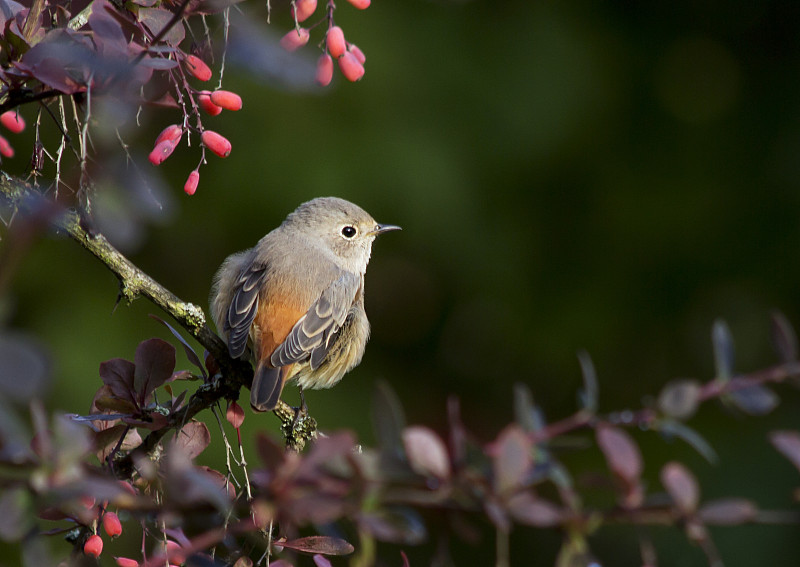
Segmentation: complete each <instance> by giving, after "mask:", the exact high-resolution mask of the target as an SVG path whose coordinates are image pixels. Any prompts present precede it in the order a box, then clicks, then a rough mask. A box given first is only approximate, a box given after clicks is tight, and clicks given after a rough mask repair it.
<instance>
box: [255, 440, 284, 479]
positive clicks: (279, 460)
mask: <svg viewBox="0 0 800 567" xmlns="http://www.w3.org/2000/svg"><path fill="white" fill-rule="evenodd" d="M256 451H258V456H259V457H261V460H262V461H263V463H264V465H265V466H266V468H267V470H268V471H270V472H274V471H275V470H277V469H278V467H279V466H280V465H281V464H283V462H284V461H285V460H286V452H285V451H284V449H283V447H281V446H280V445H278V444H277V443H276V442H275V441H274V440H273V439H272V438H271V437H269V436H268V435H266V434H264V433H259V434H258V437H257V438H256Z"/></svg>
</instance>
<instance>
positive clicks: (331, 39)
mask: <svg viewBox="0 0 800 567" xmlns="http://www.w3.org/2000/svg"><path fill="white" fill-rule="evenodd" d="M325 41H326V43H327V44H328V53H330V54H331V56H332V57H333V58H334V59H338V58H339V57H341V56H342V54H343V53H344V52H345V49H346V46H345V42H344V32H343V31H342V28H340V27H339V26H333V27H332V28H331V29H329V30H328V35H326V36H325Z"/></svg>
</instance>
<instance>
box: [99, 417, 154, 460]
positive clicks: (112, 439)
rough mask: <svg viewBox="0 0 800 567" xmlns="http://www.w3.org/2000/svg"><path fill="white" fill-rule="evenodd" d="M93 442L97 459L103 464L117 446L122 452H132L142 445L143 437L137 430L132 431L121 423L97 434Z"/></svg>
mask: <svg viewBox="0 0 800 567" xmlns="http://www.w3.org/2000/svg"><path fill="white" fill-rule="evenodd" d="M126 431H127V433H126ZM123 434H125V439H124V440H123V441H122V443H121V444H120V443H119V440H120V438H121V437H122V435H123ZM93 442H94V447H95V451H96V452H97V458H98V459H99V460H100V462H101V463H102V462H104V461H105V460H106V458H108V456H109V455H110V454H111V452H112V451H113V450H114V449H115V448H116V447H117V445H119V448H120V450H122V451H130V450H131V449H134V448H136V447H138V446H139V445H141V444H142V437H141V435H139V432H138V431H136V429H131V428H129V427H128V426H127V425H124V424H122V423H119V424H117V425H114V426H112V427H109V428H107V429H103V430H101V431H98V432H97V433H95V435H94V440H93Z"/></svg>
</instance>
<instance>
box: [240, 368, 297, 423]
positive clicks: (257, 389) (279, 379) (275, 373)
mask: <svg viewBox="0 0 800 567" xmlns="http://www.w3.org/2000/svg"><path fill="white" fill-rule="evenodd" d="M292 366H293V365H288V366H281V367H279V368H271V367H269V366H267V365H266V364H263V363H262V364H259V365H258V367H257V368H256V372H255V375H254V376H253V385H252V386H251V387H250V405H251V406H252V408H253V409H254V410H255V411H272V410H274V409H275V406H277V405H278V400H280V399H281V392H282V391H283V385H284V384H285V383H286V380H287V378H288V377H289V371H290V370H291V368H292Z"/></svg>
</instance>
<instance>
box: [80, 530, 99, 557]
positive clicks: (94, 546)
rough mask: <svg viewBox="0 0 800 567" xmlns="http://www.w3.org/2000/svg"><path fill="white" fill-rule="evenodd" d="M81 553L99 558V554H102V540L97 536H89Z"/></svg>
mask: <svg viewBox="0 0 800 567" xmlns="http://www.w3.org/2000/svg"><path fill="white" fill-rule="evenodd" d="M83 552H84V553H85V554H86V555H94V556H95V557H100V554H101V553H103V539H102V538H101V537H100V536H99V535H97V534H94V535H91V536H89V539H87V540H86V543H84V544H83Z"/></svg>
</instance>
